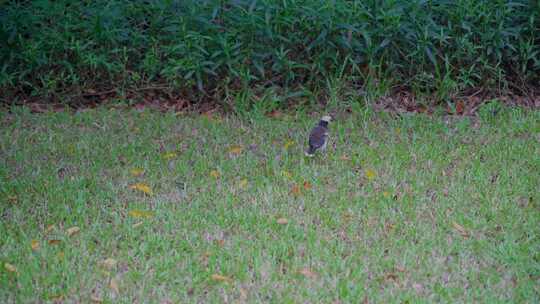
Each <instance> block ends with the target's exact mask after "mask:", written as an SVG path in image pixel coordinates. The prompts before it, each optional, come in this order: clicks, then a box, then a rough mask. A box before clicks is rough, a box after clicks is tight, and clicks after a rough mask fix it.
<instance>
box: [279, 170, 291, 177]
mask: <svg viewBox="0 0 540 304" xmlns="http://www.w3.org/2000/svg"><path fill="white" fill-rule="evenodd" d="M281 174H283V176H285V177H286V178H288V179H292V174H291V172H289V171H281Z"/></svg>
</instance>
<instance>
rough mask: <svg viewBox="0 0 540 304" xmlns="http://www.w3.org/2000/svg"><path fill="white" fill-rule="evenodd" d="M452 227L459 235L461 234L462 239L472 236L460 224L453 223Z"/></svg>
mask: <svg viewBox="0 0 540 304" xmlns="http://www.w3.org/2000/svg"><path fill="white" fill-rule="evenodd" d="M452 226H453V227H454V229H455V230H456V231H457V232H458V233H459V234H461V236H462V237H464V238H468V237H469V236H470V233H469V231H467V229H465V228H464V227H463V226H461V225H460V224H458V223H456V222H452Z"/></svg>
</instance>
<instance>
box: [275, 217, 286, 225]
mask: <svg viewBox="0 0 540 304" xmlns="http://www.w3.org/2000/svg"><path fill="white" fill-rule="evenodd" d="M276 223H278V224H280V225H287V224H288V223H289V220H288V219H286V218H284V217H280V218H278V219H277V221H276Z"/></svg>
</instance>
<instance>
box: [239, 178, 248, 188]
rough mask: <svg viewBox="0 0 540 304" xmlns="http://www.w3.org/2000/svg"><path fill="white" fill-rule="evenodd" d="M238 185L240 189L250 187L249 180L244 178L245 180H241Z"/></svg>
mask: <svg viewBox="0 0 540 304" xmlns="http://www.w3.org/2000/svg"><path fill="white" fill-rule="evenodd" d="M238 185H239V186H240V188H245V187H247V185H248V180H247V178H244V179H242V180H240V183H239V184H238Z"/></svg>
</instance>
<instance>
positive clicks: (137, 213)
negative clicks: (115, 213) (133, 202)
mask: <svg viewBox="0 0 540 304" xmlns="http://www.w3.org/2000/svg"><path fill="white" fill-rule="evenodd" d="M128 214H129V215H130V216H131V217H134V218H151V217H153V216H154V213H153V212H152V211H146V210H138V209H134V210H131V211H129V212H128Z"/></svg>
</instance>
